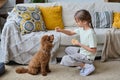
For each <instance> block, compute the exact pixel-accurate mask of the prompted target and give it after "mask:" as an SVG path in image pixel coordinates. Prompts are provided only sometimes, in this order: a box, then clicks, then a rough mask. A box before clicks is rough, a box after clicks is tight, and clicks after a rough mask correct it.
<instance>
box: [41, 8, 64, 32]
mask: <svg viewBox="0 0 120 80" xmlns="http://www.w3.org/2000/svg"><path fill="white" fill-rule="evenodd" d="M39 9H40V11H41V12H42V16H43V20H44V21H45V25H46V28H47V30H54V29H55V27H57V26H59V27H60V28H62V29H63V28H64V24H63V20H62V6H53V7H52V6H51V7H42V6H39Z"/></svg>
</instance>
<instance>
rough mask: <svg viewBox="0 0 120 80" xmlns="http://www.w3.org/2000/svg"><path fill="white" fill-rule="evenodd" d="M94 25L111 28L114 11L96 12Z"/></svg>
mask: <svg viewBox="0 0 120 80" xmlns="http://www.w3.org/2000/svg"><path fill="white" fill-rule="evenodd" d="M93 26H94V27H95V28H110V27H112V12H110V11H104V12H95V13H94V16H93Z"/></svg>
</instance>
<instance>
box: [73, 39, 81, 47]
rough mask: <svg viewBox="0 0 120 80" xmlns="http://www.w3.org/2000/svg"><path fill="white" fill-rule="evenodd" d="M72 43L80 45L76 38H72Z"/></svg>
mask: <svg viewBox="0 0 120 80" xmlns="http://www.w3.org/2000/svg"><path fill="white" fill-rule="evenodd" d="M71 42H72V44H73V45H78V46H80V42H79V41H78V40H76V39H72V41H71Z"/></svg>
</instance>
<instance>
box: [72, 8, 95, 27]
mask: <svg viewBox="0 0 120 80" xmlns="http://www.w3.org/2000/svg"><path fill="white" fill-rule="evenodd" d="M74 18H75V20H76V19H77V20H81V21H87V22H89V23H90V25H91V28H93V25H92V19H91V15H90V13H89V12H88V11H87V10H84V9H83V10H78V11H77V12H76V13H75V15H74Z"/></svg>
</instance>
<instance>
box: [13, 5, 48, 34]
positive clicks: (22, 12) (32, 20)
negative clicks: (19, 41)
mask: <svg viewBox="0 0 120 80" xmlns="http://www.w3.org/2000/svg"><path fill="white" fill-rule="evenodd" d="M15 12H16V14H17V16H18V20H16V21H17V24H18V26H20V31H21V32H22V34H25V33H30V32H33V31H41V30H42V31H44V30H46V28H45V26H44V22H43V19H42V16H41V12H40V11H39V10H38V9H37V8H36V7H25V6H16V7H15Z"/></svg>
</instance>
